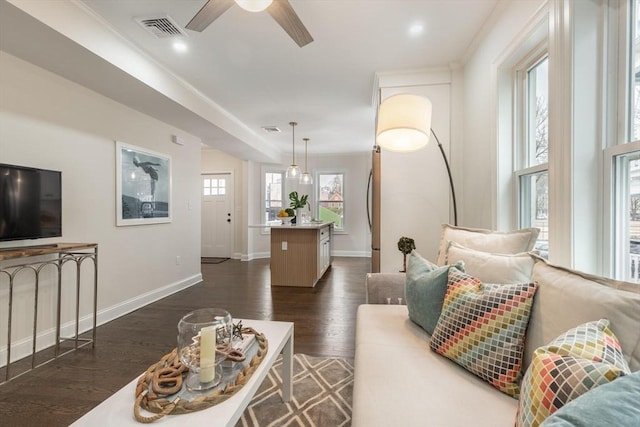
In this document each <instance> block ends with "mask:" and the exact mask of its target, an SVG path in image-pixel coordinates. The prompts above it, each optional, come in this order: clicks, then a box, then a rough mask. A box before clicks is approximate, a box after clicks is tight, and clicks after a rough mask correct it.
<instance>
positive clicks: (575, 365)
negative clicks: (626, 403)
mask: <svg viewBox="0 0 640 427" xmlns="http://www.w3.org/2000/svg"><path fill="white" fill-rule="evenodd" d="M628 373H630V370H629V365H627V362H626V361H625V359H624V356H623V354H622V350H621V348H620V343H619V342H618V339H617V338H616V336H615V335H614V334H613V332H612V331H611V329H609V321H608V320H606V319H601V320H598V321H596V322H589V323H585V324H583V325H580V326H578V327H576V328H574V329H571V330H570V331H567V332H566V333H564V334H562V335H560V336H559V337H558V338H556V339H555V340H553V341H552V342H551V343H550V344H548V345H546V346H542V347H540V348H538V349H536V351H535V352H534V353H533V360H532V361H531V365H530V366H529V369H527V373H526V374H525V376H524V379H523V380H522V392H521V394H520V402H519V404H518V415H517V417H516V426H517V427H525V426H526V427H535V426H539V425H540V424H541V423H542V422H543V421H544V420H545V419H546V418H547V417H548V416H549V415H551V414H553V413H554V412H555V411H556V410H558V409H560V408H561V407H563V406H564V405H565V404H567V403H568V402H570V401H572V400H574V399H576V398H577V397H578V396H580V395H582V394H584V393H586V392H588V391H589V390H591V389H593V388H595V387H598V386H599V385H602V384H606V383H609V382H611V381H613V380H615V379H616V378H618V377H619V376H622V375H626V374H628Z"/></svg>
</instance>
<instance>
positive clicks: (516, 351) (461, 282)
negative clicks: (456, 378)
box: [431, 268, 536, 397]
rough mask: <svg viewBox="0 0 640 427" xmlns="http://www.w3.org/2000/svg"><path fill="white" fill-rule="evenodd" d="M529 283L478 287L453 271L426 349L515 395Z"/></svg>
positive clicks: (528, 306) (528, 305)
mask: <svg viewBox="0 0 640 427" xmlns="http://www.w3.org/2000/svg"><path fill="white" fill-rule="evenodd" d="M535 292H536V285H535V284H534V283H524V284H514V285H493V284H483V283H482V282H481V281H480V280H478V279H477V278H474V277H472V276H470V275H468V274H465V273H462V272H460V271H458V270H457V269H455V268H452V269H450V270H449V285H448V287H447V294H446V296H445V299H444V304H443V306H442V314H441V315H440V319H439V320H438V324H437V326H436V329H435V331H434V332H433V336H432V337H431V349H432V350H434V351H436V352H437V353H440V354H442V355H443V356H445V357H447V358H449V359H451V360H453V361H454V362H456V363H457V364H459V365H460V366H462V367H463V368H465V369H467V370H469V371H470V372H472V373H474V374H476V375H478V376H479V377H480V378H482V379H484V380H485V381H487V382H489V383H491V384H492V385H493V386H494V387H496V388H497V389H499V390H501V391H503V392H504V393H506V394H508V395H510V396H513V397H517V395H518V393H519V387H518V384H517V380H518V378H519V377H520V373H521V369H520V368H521V366H522V352H523V349H524V336H525V332H526V330H527V323H528V321H529V312H530V310H531V305H532V303H533V296H534V294H535Z"/></svg>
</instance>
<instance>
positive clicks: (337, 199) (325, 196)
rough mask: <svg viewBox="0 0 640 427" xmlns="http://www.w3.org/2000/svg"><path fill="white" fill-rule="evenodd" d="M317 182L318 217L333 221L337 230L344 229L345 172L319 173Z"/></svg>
mask: <svg viewBox="0 0 640 427" xmlns="http://www.w3.org/2000/svg"><path fill="white" fill-rule="evenodd" d="M316 183H317V190H318V193H317V194H318V198H317V203H318V206H317V211H318V219H320V220H321V221H327V222H333V223H334V227H335V229H336V230H344V207H345V198H344V173H342V172H321V173H318V175H317V179H316Z"/></svg>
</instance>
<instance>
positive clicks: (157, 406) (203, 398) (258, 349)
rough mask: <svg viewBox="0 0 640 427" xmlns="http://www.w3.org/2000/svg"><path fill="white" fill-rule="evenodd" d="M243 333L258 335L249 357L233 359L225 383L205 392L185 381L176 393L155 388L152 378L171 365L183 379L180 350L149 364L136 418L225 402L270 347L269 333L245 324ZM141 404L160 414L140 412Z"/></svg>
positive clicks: (138, 394)
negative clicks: (188, 387) (268, 341)
mask: <svg viewBox="0 0 640 427" xmlns="http://www.w3.org/2000/svg"><path fill="white" fill-rule="evenodd" d="M242 334H243V335H247V334H253V335H255V338H256V339H255V342H254V343H253V344H252V345H251V346H250V347H249V349H248V350H247V351H246V356H247V357H246V359H245V360H244V361H243V362H237V363H233V364H232V366H231V367H230V368H229V367H226V368H225V371H226V372H225V374H224V377H223V379H222V384H221V385H219V386H217V387H214V388H212V389H210V390H207V391H205V392H193V391H188V390H187V389H186V386H185V385H184V384H183V385H182V388H181V389H180V390H179V391H177V392H175V393H173V394H169V395H163V394H158V393H156V392H154V390H153V387H152V380H153V378H154V375H155V374H156V372H159V371H160V370H163V369H167V368H170V369H171V370H173V371H174V372H176V373H177V374H178V375H181V376H182V377H183V379H184V377H185V376H186V374H187V372H188V368H187V367H186V366H184V365H183V364H182V363H181V362H180V358H179V357H178V351H177V349H175V348H174V349H173V351H171V352H170V353H167V354H166V355H164V356H163V357H162V359H160V361H159V362H157V363H154V364H153V365H151V366H149V368H148V369H147V370H146V371H145V373H144V374H142V375H141V376H140V378H138V382H137V384H136V400H135V405H134V407H133V413H134V416H135V418H136V420H137V421H138V422H141V423H152V422H154V421H156V420H158V419H160V418H162V417H164V416H165V415H169V414H171V415H176V414H186V413H189V412H194V411H199V410H202V409H206V408H210V407H211V406H214V405H217V404H218V403H221V402H224V401H225V400H227V399H228V398H230V397H231V396H233V395H234V394H235V393H236V392H238V390H240V389H241V388H242V387H243V386H244V385H245V384H246V383H247V381H249V378H251V375H253V373H254V372H255V370H256V369H257V368H258V366H259V365H260V363H261V362H262V359H264V356H265V355H266V354H267V349H268V347H269V346H268V343H267V339H266V337H265V336H264V335H263V334H260V333H258V332H256V331H255V330H254V329H252V328H242ZM183 383H184V381H183ZM140 408H143V409H146V410H147V411H150V412H153V413H155V414H156V415H153V416H151V417H145V416H143V415H142V414H141V413H140Z"/></svg>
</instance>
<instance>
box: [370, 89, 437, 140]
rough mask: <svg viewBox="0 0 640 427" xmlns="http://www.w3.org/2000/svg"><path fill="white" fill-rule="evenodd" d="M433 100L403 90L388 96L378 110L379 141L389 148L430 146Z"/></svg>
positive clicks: (377, 135)
mask: <svg viewBox="0 0 640 427" xmlns="http://www.w3.org/2000/svg"><path fill="white" fill-rule="evenodd" d="M431 109H432V106H431V101H429V100H428V99H427V98H425V97H423V96H419V95H412V94H409V93H401V94H398V95H393V96H390V97H388V98H386V99H385V100H384V101H382V103H381V104H380V108H379V110H378V128H377V129H376V142H377V143H378V145H380V147H382V148H383V149H386V150H389V151H398V152H409V151H416V150H419V149H421V148H422V147H424V146H426V145H427V143H428V142H429V136H430V130H431Z"/></svg>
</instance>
